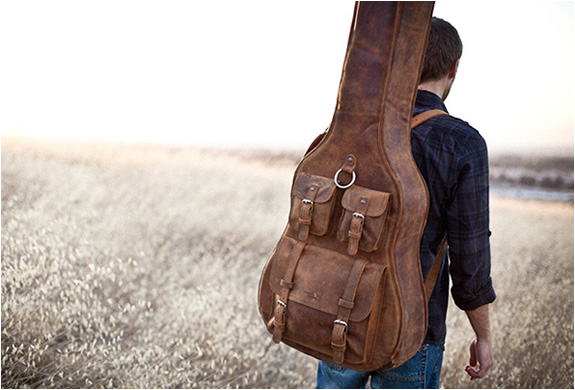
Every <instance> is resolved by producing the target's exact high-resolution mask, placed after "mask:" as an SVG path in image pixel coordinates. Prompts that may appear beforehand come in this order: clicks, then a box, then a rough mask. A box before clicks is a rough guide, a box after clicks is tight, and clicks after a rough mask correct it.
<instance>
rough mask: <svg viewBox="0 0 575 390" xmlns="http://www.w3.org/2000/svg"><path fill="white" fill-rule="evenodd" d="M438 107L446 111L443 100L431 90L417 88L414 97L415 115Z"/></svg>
mask: <svg viewBox="0 0 575 390" xmlns="http://www.w3.org/2000/svg"><path fill="white" fill-rule="evenodd" d="M433 109H439V110H443V111H445V112H448V111H447V107H445V103H443V100H441V98H440V97H439V96H437V95H436V94H434V93H433V92H429V91H423V90H420V89H419V90H417V97H416V99H415V108H414V110H413V111H414V114H415V115H417V114H419V113H421V112H423V111H428V110H433Z"/></svg>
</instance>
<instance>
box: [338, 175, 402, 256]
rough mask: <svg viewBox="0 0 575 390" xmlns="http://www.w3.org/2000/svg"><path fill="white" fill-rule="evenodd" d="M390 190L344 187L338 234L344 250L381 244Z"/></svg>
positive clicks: (370, 248) (354, 251)
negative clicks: (345, 245) (345, 246)
mask: <svg viewBox="0 0 575 390" xmlns="http://www.w3.org/2000/svg"><path fill="white" fill-rule="evenodd" d="M390 198H391V194H390V193H388V192H382V191H376V190H372V189H369V188H364V187H360V186H353V187H351V188H349V189H348V190H346V191H345V193H344V194H343V198H342V200H341V205H342V207H343V209H344V212H343V214H342V217H341V220H340V223H339V227H338V231H337V238H338V240H339V241H340V242H342V243H347V244H348V245H347V252H348V254H350V255H352V256H353V255H355V254H357V251H358V249H361V250H362V251H364V252H373V251H376V250H378V249H379V248H380V247H381V244H382V242H383V238H384V231H385V225H386V220H387V215H388V213H389V200H390Z"/></svg>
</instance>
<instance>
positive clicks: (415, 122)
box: [411, 109, 449, 302]
mask: <svg viewBox="0 0 575 390" xmlns="http://www.w3.org/2000/svg"><path fill="white" fill-rule="evenodd" d="M441 115H449V114H448V113H447V112H445V111H443V110H437V109H434V110H428V111H424V112H422V113H421V114H418V115H416V116H414V117H413V118H411V128H412V129H413V128H415V127H417V126H419V125H421V124H422V123H423V122H425V121H428V120H430V119H431V118H435V117H436V116H441ZM446 249H447V237H446V238H444V239H443V242H442V243H441V246H440V247H439V251H438V252H437V255H435V259H434V260H433V264H432V266H431V269H430V270H429V273H428V274H427V276H426V277H425V282H424V286H425V297H426V299H427V302H429V298H430V297H431V293H432V292H433V288H434V287H435V283H436V282H437V277H438V276H439V270H440V269H441V263H442V262H443V256H444V255H445V250H446Z"/></svg>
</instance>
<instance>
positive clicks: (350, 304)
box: [336, 298, 355, 326]
mask: <svg viewBox="0 0 575 390" xmlns="http://www.w3.org/2000/svg"><path fill="white" fill-rule="evenodd" d="M338 306H341V307H343V308H345V309H349V310H352V309H353V307H354V306H355V303H354V302H352V301H347V300H345V299H343V298H340V299H339V303H338ZM336 321H341V320H336ZM342 322H344V323H345V321H342ZM345 326H347V323H345Z"/></svg>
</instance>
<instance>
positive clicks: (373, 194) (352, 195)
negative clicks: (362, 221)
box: [341, 186, 391, 217]
mask: <svg viewBox="0 0 575 390" xmlns="http://www.w3.org/2000/svg"><path fill="white" fill-rule="evenodd" d="M390 197H391V194H390V193H389V192H382V191H376V190H371V189H369V188H365V187H360V186H353V187H351V188H349V189H347V190H346V191H345V193H344V194H343V198H342V199H341V205H342V206H343V208H344V209H346V210H349V211H352V212H353V211H356V210H358V209H359V208H360V205H361V201H362V200H363V199H365V200H366V201H367V202H368V203H367V211H366V212H365V215H366V216H368V217H379V216H381V215H383V214H384V213H385V211H386V210H387V207H388V204H389V199H390Z"/></svg>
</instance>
